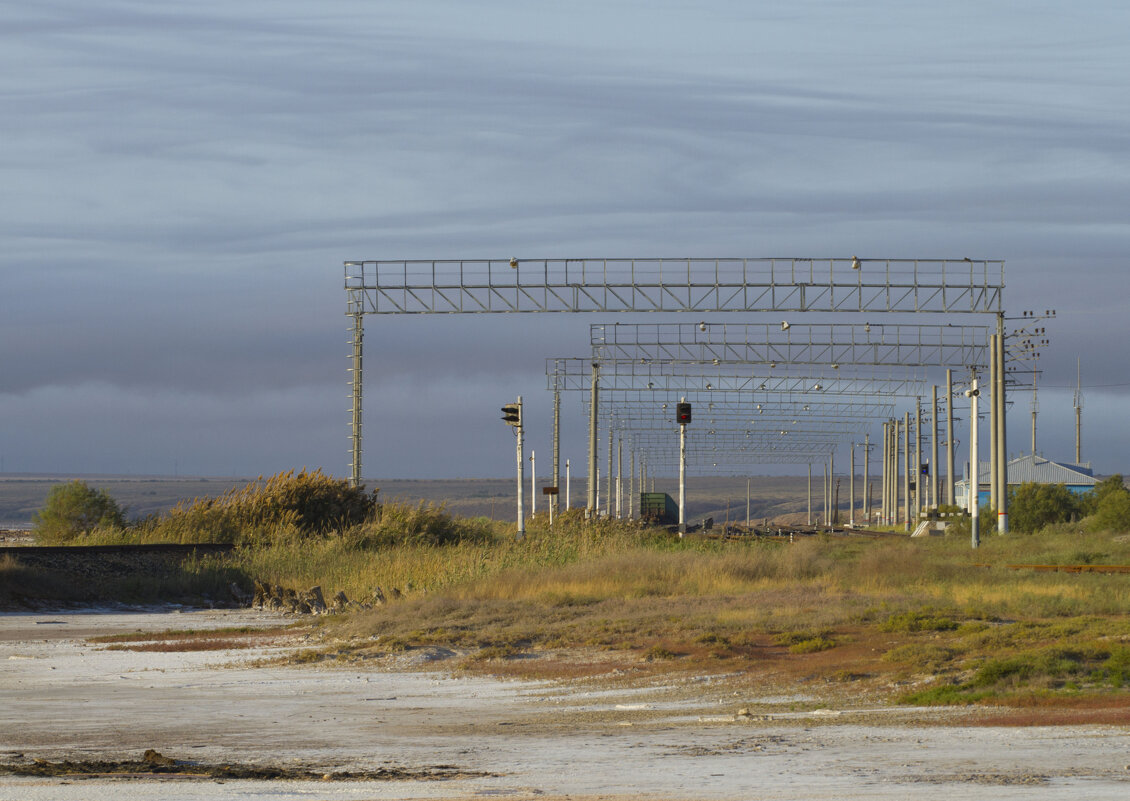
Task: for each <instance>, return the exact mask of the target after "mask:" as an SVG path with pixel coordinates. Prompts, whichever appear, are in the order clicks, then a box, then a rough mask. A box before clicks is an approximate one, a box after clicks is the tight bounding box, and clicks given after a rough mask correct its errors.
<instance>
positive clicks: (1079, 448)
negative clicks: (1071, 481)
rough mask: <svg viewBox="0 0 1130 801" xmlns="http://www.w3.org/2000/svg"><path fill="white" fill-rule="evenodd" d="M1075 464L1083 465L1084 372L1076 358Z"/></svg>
mask: <svg viewBox="0 0 1130 801" xmlns="http://www.w3.org/2000/svg"><path fill="white" fill-rule="evenodd" d="M1075 464H1083V372H1082V368H1081V367H1080V366H1079V357H1078V356H1076V357H1075Z"/></svg>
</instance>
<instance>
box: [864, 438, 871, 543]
mask: <svg viewBox="0 0 1130 801" xmlns="http://www.w3.org/2000/svg"><path fill="white" fill-rule="evenodd" d="M870 482H871V434H869V433H868V434H864V435H863V519H864V520H866V521H867V524H868V525H871V487H870Z"/></svg>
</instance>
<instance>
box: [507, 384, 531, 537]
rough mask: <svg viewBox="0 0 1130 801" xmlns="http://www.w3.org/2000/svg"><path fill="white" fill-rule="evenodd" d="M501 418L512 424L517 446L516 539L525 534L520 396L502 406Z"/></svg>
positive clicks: (509, 424)
mask: <svg viewBox="0 0 1130 801" xmlns="http://www.w3.org/2000/svg"><path fill="white" fill-rule="evenodd" d="M502 419H503V420H504V421H506V425H508V426H513V427H514V429H515V431H514V435H515V439H516V440H517V447H518V451H517V453H518V535H517V536H518V539H522V538H523V537H525V536H526V510H525V508H524V504H523V500H522V497H523V491H524V490H525V487H523V486H522V474H523V472H524V465H523V464H522V461H523V460H522V450H523V444H524V443H523V433H524V432H523V420H522V396H521V395H519V396H518V402H517V403H508V404H506V405H505V406H503V407H502Z"/></svg>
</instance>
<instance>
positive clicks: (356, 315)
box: [344, 257, 1004, 485]
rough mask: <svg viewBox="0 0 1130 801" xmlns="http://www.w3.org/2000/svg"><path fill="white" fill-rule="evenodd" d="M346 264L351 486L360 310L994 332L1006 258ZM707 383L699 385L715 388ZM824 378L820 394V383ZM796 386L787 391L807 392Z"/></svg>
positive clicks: (356, 460) (356, 444) (357, 447)
mask: <svg viewBox="0 0 1130 801" xmlns="http://www.w3.org/2000/svg"><path fill="white" fill-rule="evenodd" d="M344 268H345V289H346V293H347V302H346V314H347V316H349V317H350V318H351V321H352V326H351V342H352V346H353V352H352V362H351V368H350V369H351V372H352V380H351V384H352V418H351V429H352V433H351V440H352V450H351V456H352V458H351V480H352V483H353V484H354V485H357V484H359V482H360V476H361V453H362V449H361V443H362V440H361V428H362V426H361V418H362V392H363V389H362V387H363V376H362V343H363V338H364V331H363V317H364V316H365V315H368V314H499V313H525V312H656V311H659V312H692V313H695V314H699V313H714V312H781V313H788V312H837V313H839V312H845V313H846V312H855V313H868V314H878V313H888V312H915V313H926V314H943V313H944V314H973V315H977V314H993V315H995V316H996V317H997V318H998V327H999V325H1000V322H999V321H1000V320H1002V319H1003V290H1004V262H1003V261H999V260H970V259H858V258H855V257H851V258H821V259H812V258H677V259H674V258H649V259H632V258H627V259H533V260H529V259H524V260H519V259H514V258H511V259H505V260H503V259H497V260H496V259H483V260H413V261H405V260H372V261H371V260H361V261H352V260H351V261H346V262H345V264H344ZM712 358H719V361H721V360H722V359H721V357H720V356H719V357H712ZM873 358H878V357H877V356H873ZM561 378H562V377H561V376H555V377H554V381H555V382H556V381H559V380H560V379H561ZM670 378H671V379H674V378H675V376H670ZM733 378H734V379H735V381H736V379H737V376H734V377H733ZM784 380H786V381H787V380H788V379H784ZM832 380H839V381H843V380H845V379H832ZM859 380H861V381H862V380H863V379H859ZM829 381H831V380H829ZM766 382H767V379H766ZM709 383H710V382H709V380H708V383H707V385H706V386H704V387H703V389H704V390H706V391H710V387H709ZM816 383H817V382H814V386H813V387H810V388H809V389H810V390H815V389H816ZM818 383H819V384H820V385H821V389H822V388H823V386H822V385H823V381H820V382H818ZM1002 383H1003V382H1002ZM735 386H736V383H735ZM767 386H768V384H767V383H766V387H764V388H767ZM794 387H795V388H794V389H793V390H791V391H798V392H799V391H802V388H801V387H800V386H798V385H794ZM555 388H556V385H555ZM625 391H631V392H636V391H639V390H638V389H634V390H625ZM687 391H691V390H690V388H689V387H688V388H687ZM781 391H790V390H787V389H786V387H781ZM875 391H876V387H875V385H872V386H871V392H872V393H874V392H875ZM892 394H902V393H892ZM907 394H911V393H909V392H907ZM592 480H593V479H592V476H591V475H590V482H591V481H592Z"/></svg>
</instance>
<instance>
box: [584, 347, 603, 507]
mask: <svg viewBox="0 0 1130 801" xmlns="http://www.w3.org/2000/svg"><path fill="white" fill-rule="evenodd" d="M599 387H600V365H599V364H598V363H597V362H593V363H592V386H591V387H590V388H589V477H588V481H589V488H588V500H587V502H586V504H585V517H588V518H592V517H596V503H597V501H596V486H597V485H596V481H597V478H596V436H597V431H596V429H597V414H596V412H597V400H598V398H599V395H600V389H599Z"/></svg>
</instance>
